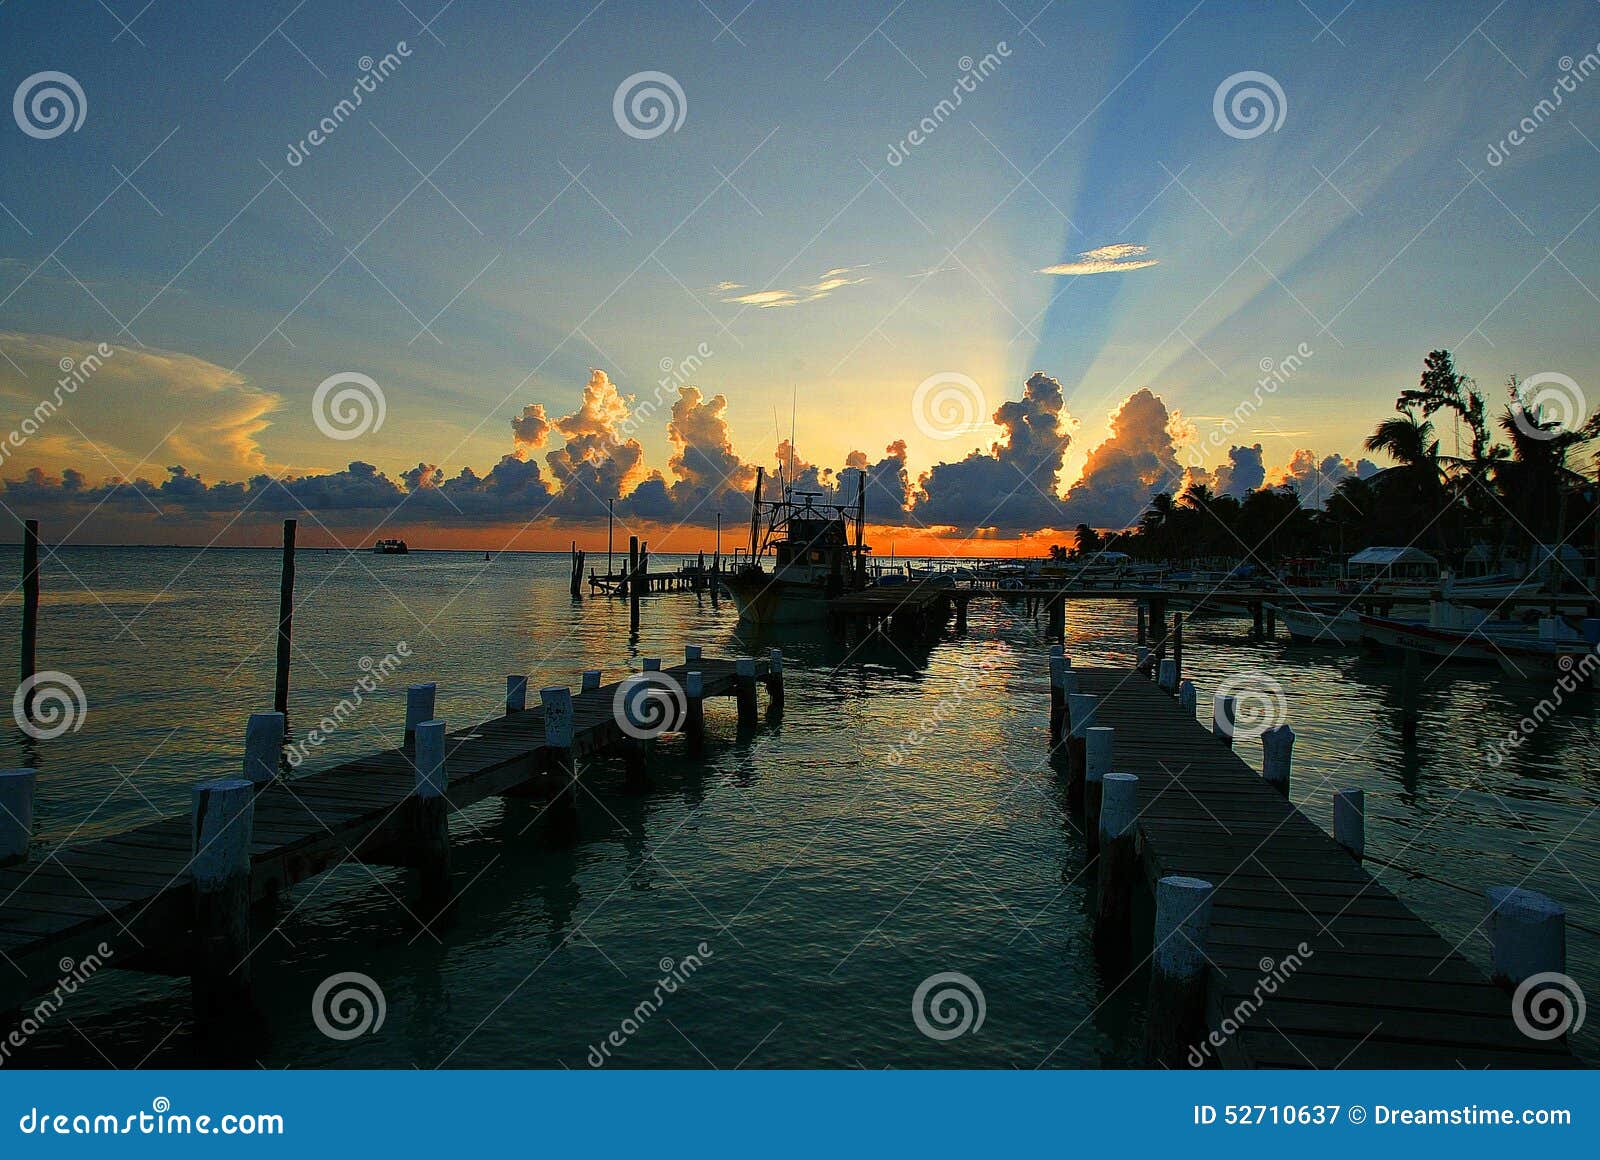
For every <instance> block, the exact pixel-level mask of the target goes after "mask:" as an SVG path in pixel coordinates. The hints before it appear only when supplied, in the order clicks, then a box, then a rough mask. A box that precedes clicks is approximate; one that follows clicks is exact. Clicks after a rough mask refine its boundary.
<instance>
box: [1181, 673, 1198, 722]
mask: <svg viewBox="0 0 1600 1160" xmlns="http://www.w3.org/2000/svg"><path fill="white" fill-rule="evenodd" d="M1179 671H1180V672H1181V671H1182V670H1179ZM1199 704H1200V694H1199V692H1198V691H1196V689H1195V687H1194V682H1193V681H1179V682H1178V708H1180V709H1182V710H1183V711H1184V712H1185V713H1187V714H1189V716H1191V717H1193V716H1194V711H1195V709H1196V708H1197V707H1198V706H1199Z"/></svg>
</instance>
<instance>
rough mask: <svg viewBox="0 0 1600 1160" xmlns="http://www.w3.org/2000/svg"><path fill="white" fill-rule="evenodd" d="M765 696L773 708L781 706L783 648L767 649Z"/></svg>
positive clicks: (780, 707)
mask: <svg viewBox="0 0 1600 1160" xmlns="http://www.w3.org/2000/svg"><path fill="white" fill-rule="evenodd" d="M767 696H768V698H769V699H770V700H771V704H772V707H773V708H774V709H782V708H783V650H782V649H778V648H774V649H768V650H767Z"/></svg>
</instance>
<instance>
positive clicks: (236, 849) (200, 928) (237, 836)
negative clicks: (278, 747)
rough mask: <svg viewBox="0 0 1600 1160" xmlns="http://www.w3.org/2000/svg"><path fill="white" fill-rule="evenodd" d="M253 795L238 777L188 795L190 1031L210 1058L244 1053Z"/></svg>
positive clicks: (248, 1018)
mask: <svg viewBox="0 0 1600 1160" xmlns="http://www.w3.org/2000/svg"><path fill="white" fill-rule="evenodd" d="M255 808H256V806H255V787H254V786H253V785H251V784H250V783H249V782H248V781H246V780H244V779H243V778H239V777H230V778H222V779H219V780H216V781H206V782H201V783H200V784H199V785H197V786H195V787H194V798H193V815H192V817H193V822H192V826H191V829H190V833H191V838H192V845H191V853H192V857H191V858H190V860H189V873H190V877H191V879H192V881H193V884H194V888H193V893H194V945H193V949H192V956H191V963H190V972H191V973H190V994H191V998H192V1002H193V1010H194V1020H195V1027H196V1031H197V1032H198V1034H199V1036H200V1038H201V1039H202V1040H203V1041H205V1042H206V1043H207V1044H208V1045H209V1047H210V1048H211V1050H212V1051H213V1052H215V1051H218V1050H221V1051H224V1052H231V1051H234V1050H237V1049H239V1048H240V1047H242V1046H243V1045H242V1044H241V1043H240V1041H239V1032H240V1030H241V1029H243V1028H247V1027H249V1026H251V1025H252V1024H253V1023H254V1021H255V1007H254V1003H253V1001H252V999H251V995H250V951H251V946H250V839H251V832H252V828H253V823H254V819H255Z"/></svg>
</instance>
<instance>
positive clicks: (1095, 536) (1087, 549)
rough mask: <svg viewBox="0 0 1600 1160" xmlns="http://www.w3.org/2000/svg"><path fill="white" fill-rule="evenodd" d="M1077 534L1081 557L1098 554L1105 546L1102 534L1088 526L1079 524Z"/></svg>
mask: <svg viewBox="0 0 1600 1160" xmlns="http://www.w3.org/2000/svg"><path fill="white" fill-rule="evenodd" d="M1077 532H1078V535H1077V545H1078V554H1079V555H1080V556H1087V555H1089V553H1091V552H1098V551H1099V550H1100V549H1101V548H1102V547H1104V546H1105V545H1104V543H1103V542H1102V541H1101V539H1100V533H1099V532H1097V531H1095V530H1094V529H1093V528H1091V527H1090V526H1089V525H1088V524H1079V525H1078V528H1077Z"/></svg>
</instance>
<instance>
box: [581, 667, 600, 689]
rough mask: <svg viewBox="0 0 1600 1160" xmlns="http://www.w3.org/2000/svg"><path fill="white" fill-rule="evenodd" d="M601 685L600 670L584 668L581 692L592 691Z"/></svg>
mask: <svg viewBox="0 0 1600 1160" xmlns="http://www.w3.org/2000/svg"><path fill="white" fill-rule="evenodd" d="M599 687H600V670H599V669H585V670H583V688H582V689H581V690H580V692H584V693H592V692H594V691H595V690H596V689H598V688H599Z"/></svg>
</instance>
